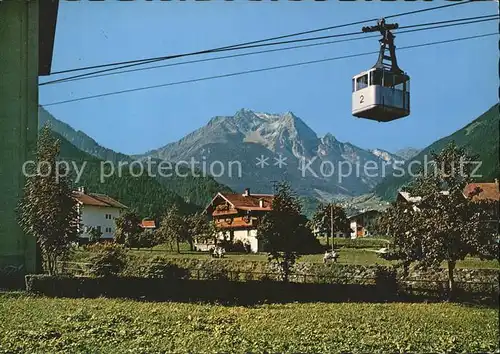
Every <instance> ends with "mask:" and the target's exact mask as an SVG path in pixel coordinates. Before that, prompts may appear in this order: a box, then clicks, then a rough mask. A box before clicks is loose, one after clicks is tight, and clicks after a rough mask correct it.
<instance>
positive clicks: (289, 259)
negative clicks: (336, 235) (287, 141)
mask: <svg viewBox="0 0 500 354" xmlns="http://www.w3.org/2000/svg"><path fill="white" fill-rule="evenodd" d="M306 224H307V218H305V217H304V216H303V215H302V211H301V203H300V201H299V199H298V198H297V197H296V196H295V195H294V193H293V191H292V190H291V188H290V186H289V184H288V183H286V182H281V183H278V184H277V188H276V193H275V196H274V199H273V203H272V210H271V211H269V212H268V213H267V214H265V215H264V217H263V218H262V220H261V222H260V223H259V226H258V229H257V235H258V236H257V237H258V238H259V239H260V240H261V241H262V243H263V247H264V249H265V250H266V251H267V252H268V253H269V260H270V261H273V262H276V263H277V264H278V265H279V267H280V270H281V272H282V275H283V280H284V281H285V282H288V278H289V274H290V273H291V270H292V268H293V266H294V264H295V261H296V259H297V257H298V255H299V254H300V253H301V246H302V245H304V240H307V239H310V238H313V235H312V233H311V230H310V229H309V228H308V227H307V225H306Z"/></svg>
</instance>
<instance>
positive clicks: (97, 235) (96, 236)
mask: <svg viewBox="0 0 500 354" xmlns="http://www.w3.org/2000/svg"><path fill="white" fill-rule="evenodd" d="M88 234H89V242H90V243H96V242H99V240H100V239H101V237H102V231H100V230H99V229H98V228H97V227H91V228H90V229H89V231H88Z"/></svg>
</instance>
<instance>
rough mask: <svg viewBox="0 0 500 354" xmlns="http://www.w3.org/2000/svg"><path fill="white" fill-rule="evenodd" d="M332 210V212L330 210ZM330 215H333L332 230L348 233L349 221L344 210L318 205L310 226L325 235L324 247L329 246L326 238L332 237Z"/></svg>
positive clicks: (328, 205) (327, 205)
mask: <svg viewBox="0 0 500 354" xmlns="http://www.w3.org/2000/svg"><path fill="white" fill-rule="evenodd" d="M332 209H333V210H332ZM332 214H333V228H334V232H335V231H341V232H348V231H349V221H348V220H347V216H346V213H345V211H344V209H343V208H342V207H341V206H340V205H337V204H333V203H330V204H319V205H318V207H317V208H316V212H315V213H314V215H313V217H312V220H311V222H310V225H311V226H312V227H313V228H315V229H317V230H318V231H319V232H321V233H322V234H326V235H327V236H326V245H327V246H329V241H328V236H330V237H332V242H333V237H334V235H332Z"/></svg>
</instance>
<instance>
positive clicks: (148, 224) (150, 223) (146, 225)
mask: <svg viewBox="0 0 500 354" xmlns="http://www.w3.org/2000/svg"><path fill="white" fill-rule="evenodd" d="M141 227H142V228H143V229H154V228H156V223H155V221H154V220H142V222H141Z"/></svg>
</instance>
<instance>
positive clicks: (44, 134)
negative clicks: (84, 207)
mask: <svg viewBox="0 0 500 354" xmlns="http://www.w3.org/2000/svg"><path fill="white" fill-rule="evenodd" d="M59 153H60V142H59V140H56V139H55V138H53V137H52V135H51V132H50V129H49V127H48V126H45V127H43V128H42V129H41V131H40V135H39V138H38V144H37V151H36V160H37V161H36V162H37V166H38V167H39V169H38V170H37V169H36V168H33V169H32V170H31V171H28V172H29V176H28V177H27V179H26V184H25V187H24V196H23V198H22V200H21V202H20V205H19V222H20V225H21V226H22V228H23V230H24V231H25V232H26V233H27V234H29V235H32V236H34V237H36V241H37V243H38V245H39V247H40V250H41V252H42V257H43V261H44V266H45V269H46V270H47V271H48V272H49V274H55V273H57V261H58V260H59V259H60V258H61V257H63V256H64V255H65V254H67V252H68V251H69V247H70V244H71V242H72V241H76V240H77V238H78V230H79V220H78V210H77V203H76V200H75V198H74V196H73V191H72V181H71V179H70V178H69V177H68V176H67V175H68V174H69V171H67V169H66V166H64V165H63V164H58V163H57V158H58V156H59Z"/></svg>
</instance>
